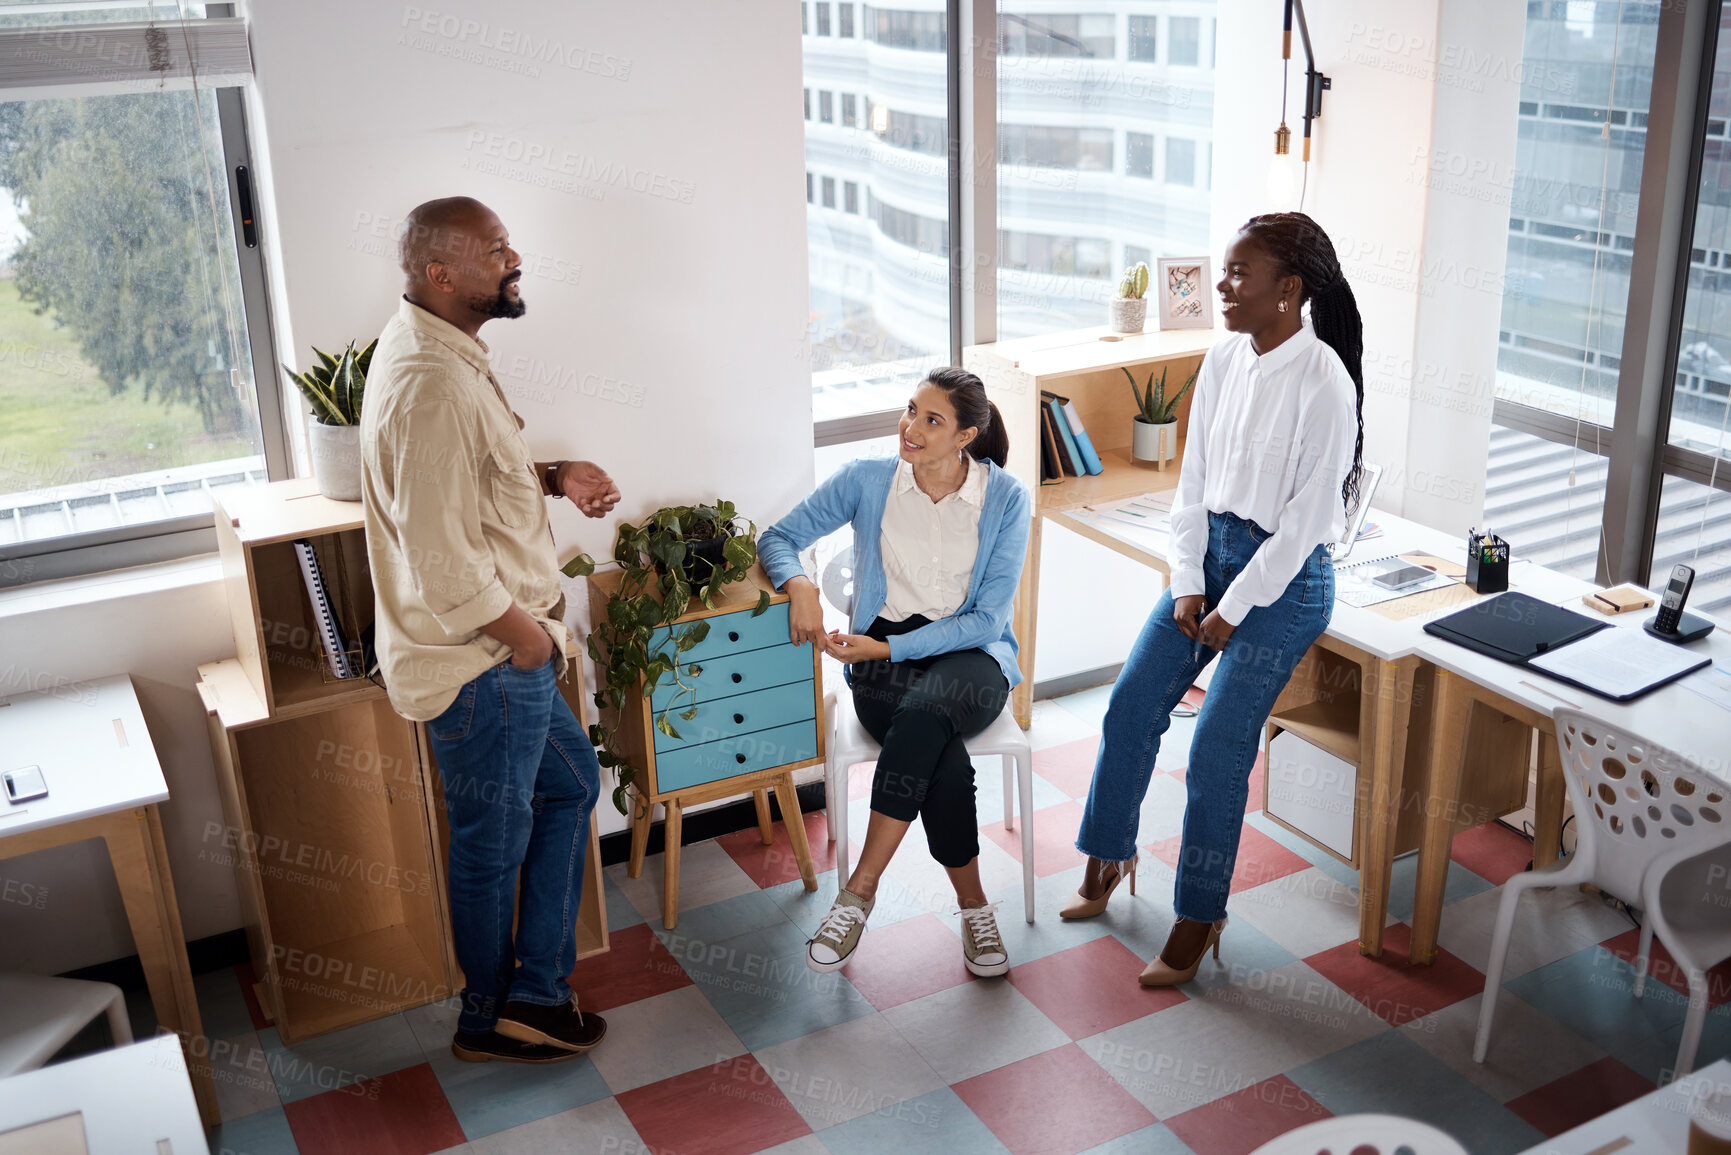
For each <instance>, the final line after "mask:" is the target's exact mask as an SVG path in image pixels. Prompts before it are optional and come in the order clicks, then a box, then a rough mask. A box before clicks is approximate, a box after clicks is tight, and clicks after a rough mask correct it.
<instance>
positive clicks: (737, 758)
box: [733, 754, 745, 762]
mask: <svg viewBox="0 0 1731 1155" xmlns="http://www.w3.org/2000/svg"><path fill="white" fill-rule="evenodd" d="M733 760H734V761H735V762H743V761H745V755H744V754H735V755H734V756H733Z"/></svg>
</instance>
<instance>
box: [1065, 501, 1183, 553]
mask: <svg viewBox="0 0 1731 1155" xmlns="http://www.w3.org/2000/svg"><path fill="white" fill-rule="evenodd" d="M1070 516H1071V517H1073V518H1075V519H1076V520H1077V521H1081V522H1086V523H1087V524H1089V525H1092V526H1094V527H1095V528H1096V529H1098V530H1100V531H1101V532H1102V533H1106V534H1110V535H1111V536H1112V537H1115V538H1117V539H1118V540H1119V541H1122V542H1126V543H1128V544H1130V545H1133V546H1135V547H1137V548H1138V549H1145V550H1147V551H1149V552H1150V553H1152V554H1154V555H1155V556H1156V557H1165V556H1167V554H1168V552H1169V551H1170V550H1171V548H1172V520H1171V518H1169V517H1166V516H1164V515H1161V516H1159V517H1152V516H1150V517H1143V518H1132V517H1125V516H1118V517H1113V516H1111V515H1110V514H1109V513H1108V511H1106V510H1105V509H1103V508H1102V507H1099V506H1090V505H1085V506H1083V507H1082V508H1080V509H1077V510H1073V511H1071V513H1070Z"/></svg>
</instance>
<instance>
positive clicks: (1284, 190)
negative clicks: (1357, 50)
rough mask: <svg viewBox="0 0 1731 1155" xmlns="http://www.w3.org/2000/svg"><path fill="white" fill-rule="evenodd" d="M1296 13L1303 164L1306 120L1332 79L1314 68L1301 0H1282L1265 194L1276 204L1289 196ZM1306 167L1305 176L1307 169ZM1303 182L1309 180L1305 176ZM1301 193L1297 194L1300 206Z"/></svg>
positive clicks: (1307, 150)
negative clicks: (1289, 91)
mask: <svg viewBox="0 0 1731 1155" xmlns="http://www.w3.org/2000/svg"><path fill="white" fill-rule="evenodd" d="M1294 10H1296V11H1297V13H1298V36H1299V39H1300V40H1301V41H1302V42H1303V43H1304V60H1305V70H1304V164H1306V165H1309V164H1310V124H1311V121H1313V120H1315V119H1316V118H1317V117H1319V116H1321V115H1322V94H1323V93H1324V92H1325V91H1327V90H1328V89H1330V88H1333V87H1334V82H1333V81H1331V80H1330V79H1329V78H1328V77H1326V76H1324V75H1323V74H1322V73H1320V72H1318V71H1317V70H1316V54H1315V53H1314V52H1312V51H1311V48H1310V25H1309V24H1308V23H1307V22H1306V21H1305V19H1304V0H1286V23H1285V27H1284V29H1283V31H1282V33H1281V42H1280V57H1281V65H1280V127H1279V128H1277V129H1275V130H1274V160H1273V162H1272V163H1270V164H1269V166H1268V198H1269V200H1271V201H1273V202H1275V203H1277V204H1285V203H1287V202H1288V201H1290V200H1291V199H1292V184H1293V172H1292V130H1291V129H1289V128H1287V127H1286V88H1287V81H1286V77H1287V72H1288V70H1289V69H1290V67H1291V65H1292V16H1293V12H1294ZM1305 171H1306V177H1307V178H1308V175H1309V170H1308V168H1307V169H1306V170H1305ZM1305 183H1306V185H1308V184H1309V180H1308V179H1306V182H1305ZM1303 203H1304V202H1303V197H1302V196H1300V198H1299V205H1300V207H1302V206H1303Z"/></svg>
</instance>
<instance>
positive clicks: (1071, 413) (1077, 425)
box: [1058, 397, 1106, 474]
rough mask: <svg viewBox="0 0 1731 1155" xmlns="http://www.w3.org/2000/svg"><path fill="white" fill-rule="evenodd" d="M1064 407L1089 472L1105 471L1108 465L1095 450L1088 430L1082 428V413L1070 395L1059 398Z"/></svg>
mask: <svg viewBox="0 0 1731 1155" xmlns="http://www.w3.org/2000/svg"><path fill="white" fill-rule="evenodd" d="M1058 401H1059V403H1060V404H1061V405H1062V406H1063V409H1064V420H1065V421H1067V422H1069V424H1070V435H1071V436H1072V437H1074V438H1075V439H1076V448H1077V449H1078V450H1080V451H1081V453H1082V461H1083V463H1084V464H1085V465H1087V467H1088V472H1089V473H1091V474H1092V473H1104V472H1106V467H1105V466H1104V465H1102V464H1100V455H1099V454H1098V453H1096V452H1094V441H1093V439H1092V438H1090V437H1089V436H1088V431H1087V430H1086V429H1084V428H1082V415H1081V414H1080V413H1077V412H1076V403H1075V402H1074V401H1072V400H1070V399H1069V398H1068V397H1060V398H1058Z"/></svg>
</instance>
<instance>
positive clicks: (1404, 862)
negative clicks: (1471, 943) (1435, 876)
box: [1353, 854, 1492, 922]
mask: <svg viewBox="0 0 1731 1155" xmlns="http://www.w3.org/2000/svg"><path fill="white" fill-rule="evenodd" d="M1353 882H1354V885H1355V886H1356V885H1357V879H1356V877H1355V878H1354V880H1353ZM1417 887H1418V855H1416V854H1403V855H1401V856H1400V857H1399V858H1397V859H1395V860H1394V868H1393V869H1392V870H1390V871H1389V875H1388V913H1389V914H1391V915H1393V916H1394V917H1395V918H1398V919H1400V920H1401V921H1402V922H1406V921H1408V920H1410V919H1411V918H1412V908H1413V902H1414V900H1415V895H1416V894H1417V893H1418V891H1417ZM1491 888H1492V884H1491V883H1490V882H1489V881H1487V880H1486V879H1483V878H1480V877H1479V876H1478V875H1476V874H1474V873H1473V872H1472V871H1470V870H1468V869H1467V868H1466V867H1464V866H1462V865H1461V864H1460V863H1458V862H1452V861H1451V862H1450V863H1449V875H1448V882H1447V883H1445V884H1444V887H1443V905H1445V906H1446V905H1448V904H1449V903H1451V902H1459V901H1460V900H1461V899H1463V898H1471V897H1472V896H1473V895H1475V894H1482V893H1483V892H1484V891H1487V890H1490V889H1491Z"/></svg>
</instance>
